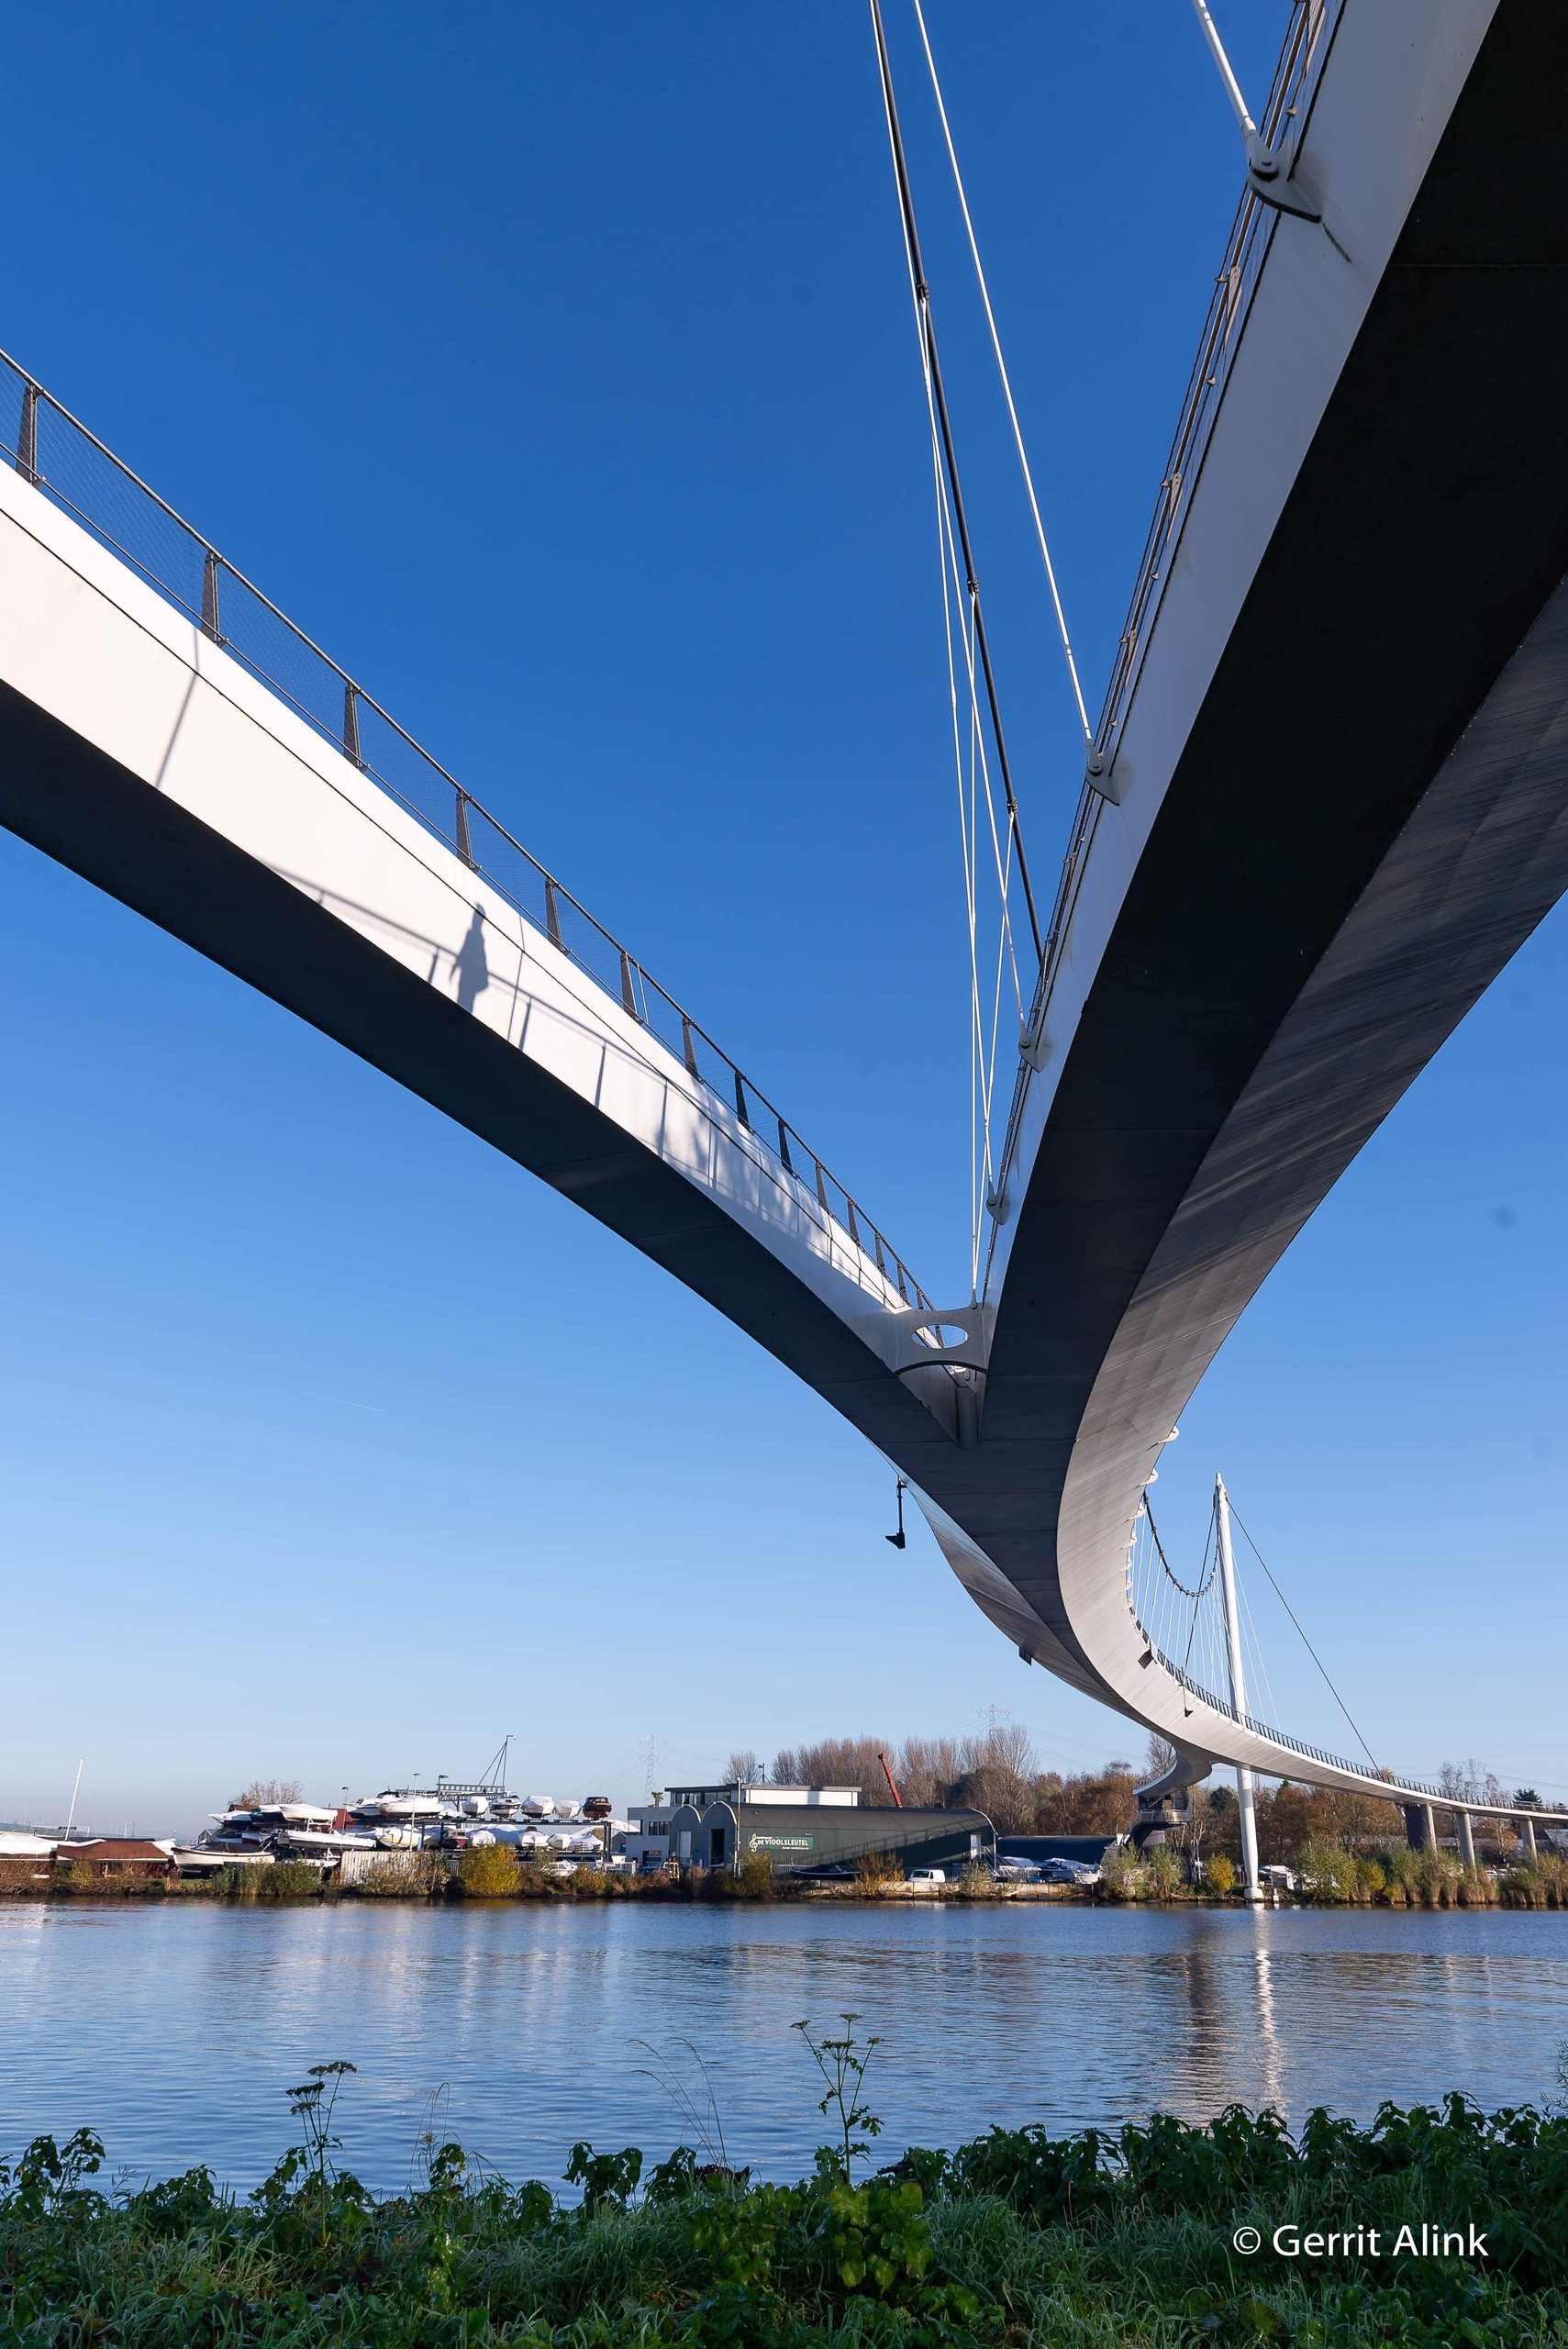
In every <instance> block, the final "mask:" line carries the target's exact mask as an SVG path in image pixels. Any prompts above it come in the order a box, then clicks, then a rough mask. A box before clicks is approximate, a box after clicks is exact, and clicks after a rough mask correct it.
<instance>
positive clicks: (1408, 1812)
mask: <svg viewBox="0 0 1568 2349" xmlns="http://www.w3.org/2000/svg"><path fill="white" fill-rule="evenodd" d="M1401 1807H1402V1809H1403V1810H1404V1813H1405V1841H1406V1842H1407V1844H1408V1845H1409V1847H1410V1849H1411V1851H1412V1852H1424V1851H1425V1850H1426V1849H1427V1847H1428V1845H1429V1843H1433V1842H1436V1841H1437V1838H1436V1836H1435V1835H1434V1834H1433V1832H1432V1809H1431V1805H1430V1804H1429V1803H1425V1802H1407V1803H1405V1804H1403V1805H1402V1806H1401Z"/></svg>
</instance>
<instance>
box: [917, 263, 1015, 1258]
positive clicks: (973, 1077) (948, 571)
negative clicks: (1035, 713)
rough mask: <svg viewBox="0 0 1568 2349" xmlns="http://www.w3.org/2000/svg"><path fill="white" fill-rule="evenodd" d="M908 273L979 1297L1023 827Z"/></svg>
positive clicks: (972, 1252)
mask: <svg viewBox="0 0 1568 2349" xmlns="http://www.w3.org/2000/svg"><path fill="white" fill-rule="evenodd" d="M905 259H906V265H907V268H908V273H909V288H910V297H911V300H912V302H913V304H914V307H915V316H916V327H917V336H918V339H919V343H920V358H921V372H922V377H923V380H924V384H925V390H926V406H927V416H928V422H929V428H930V435H931V465H932V484H933V492H934V497H935V503H936V511H937V533H938V559H939V564H940V571H941V577H942V620H943V630H944V636H945V640H946V651H947V661H948V694H949V707H950V714H951V724H952V734H953V763H954V771H955V775H956V780H957V786H958V800H959V833H960V845H961V849H962V862H963V881H964V908H965V920H966V927H967V930H968V936H969V962H970V1028H971V1037H970V1118H971V1149H970V1192H971V1199H970V1256H971V1263H970V1295H971V1299H972V1301H973V1299H974V1298H975V1297H977V1295H978V1283H979V1264H980V1235H981V1229H982V1224H981V1208H982V1203H983V1201H984V1200H985V1199H986V1198H987V1197H989V1195H990V1191H991V1187H992V1184H993V1182H994V1178H995V1164H994V1158H993V1150H992V1127H993V1123H994V1119H995V1066H996V1051H997V1040H998V1035H999V1032H1000V1019H1001V996H1002V988H1003V985H1004V982H1005V977H1006V973H1007V971H1008V970H1010V971H1011V974H1012V981H1013V995H1014V1000H1015V1003H1016V1005H1017V1007H1018V1017H1019V1019H1020V1020H1021V1019H1022V1017H1023V987H1022V982H1021V980H1020V978H1019V976H1018V957H1017V954H1016V952H1015V950H1014V945H1013V934H1012V921H1011V915H1010V911H1009V907H1008V885H1009V882H1010V879H1011V874H1012V855H1013V847H1014V841H1015V837H1016V828H1015V826H1014V824H1013V823H1012V822H1011V821H1009V822H1008V823H1007V824H1006V826H1004V827H1001V828H1000V829H999V828H998V825H997V820H996V807H995V795H994V792H993V789H992V783H991V767H990V761H989V758H988V756H987V753H986V747H985V730H984V723H983V721H982V717H981V700H980V671H979V667H978V663H977V653H978V650H979V627H980V623H979V615H978V610H977V607H976V605H975V602H974V599H973V597H972V596H970V595H969V593H968V579H967V573H966V571H965V568H964V567H963V565H962V561H961V540H960V536H959V533H958V529H957V528H956V521H957V517H956V515H955V511H954V506H953V501H952V495H951V475H950V473H949V472H948V470H947V468H946V465H945V462H944V457H943V442H942V434H941V426H940V416H939V412H938V406H937V390H938V387H937V384H936V382H935V379H934V377H933V374H932V371H931V363H930V362H931V352H930V350H929V346H928V344H927V340H926V338H925V335H924V332H923V330H922V328H921V310H920V297H919V289H918V281H917V276H916V257H915V256H913V255H912V254H911V253H910V251H909V249H908V247H907V246H906V253H905ZM955 614H956V618H957V622H958V632H959V637H960V640H961V641H962V647H963V662H964V675H965V683H966V686H967V697H968V704H969V711H968V716H969V740H968V748H967V751H966V750H965V747H964V744H963V741H962V738H961V736H960V732H959V709H958V671H957V663H956V661H955V659H954V652H953V623H954V618H955ZM981 796H984V803H985V807H984V821H985V829H986V830H987V832H988V834H989V838H990V845H991V857H992V863H993V867H994V869H995V877H996V886H997V896H998V904H999V909H1000V910H999V922H998V930H997V941H996V957H997V961H996V974H995V983H994V985H993V986H992V989H991V993H992V1007H991V1019H990V1032H989V1036H987V1032H986V1020H985V1014H984V1003H983V998H982V995H981V979H980V953H979V921H980V916H979V859H980V830H981V813H980V799H981Z"/></svg>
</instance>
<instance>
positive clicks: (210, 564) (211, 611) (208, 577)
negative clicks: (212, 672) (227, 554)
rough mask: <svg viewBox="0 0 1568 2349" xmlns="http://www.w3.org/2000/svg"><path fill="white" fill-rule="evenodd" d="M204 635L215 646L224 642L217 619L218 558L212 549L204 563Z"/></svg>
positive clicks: (209, 548) (209, 550)
mask: <svg viewBox="0 0 1568 2349" xmlns="http://www.w3.org/2000/svg"><path fill="white" fill-rule="evenodd" d="M202 634H203V635H204V636H210V637H211V639H212V640H213V642H214V643H215V644H221V643H222V642H223V637H222V634H221V632H220V630H219V628H218V619H217V555H215V554H214V552H213V551H212V549H211V547H208V549H207V551H206V555H205V557H204V558H203V561H202Z"/></svg>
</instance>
